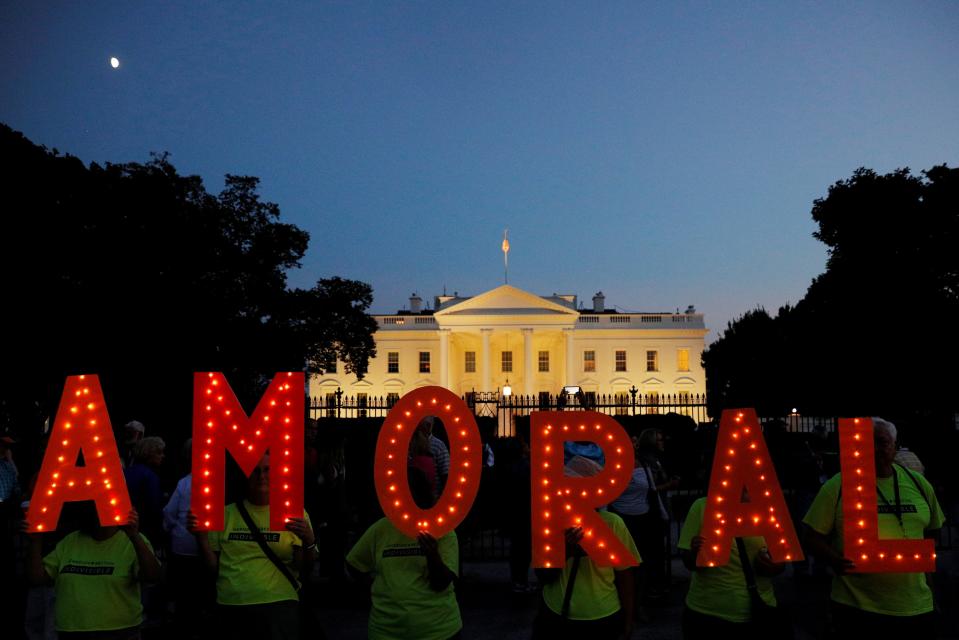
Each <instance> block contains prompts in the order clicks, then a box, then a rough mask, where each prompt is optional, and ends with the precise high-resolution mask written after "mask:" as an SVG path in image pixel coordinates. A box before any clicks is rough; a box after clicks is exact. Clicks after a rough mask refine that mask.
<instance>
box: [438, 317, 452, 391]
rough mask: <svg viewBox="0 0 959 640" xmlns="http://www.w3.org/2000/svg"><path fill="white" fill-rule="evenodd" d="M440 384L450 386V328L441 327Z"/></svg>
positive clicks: (447, 387) (444, 386) (445, 386)
mask: <svg viewBox="0 0 959 640" xmlns="http://www.w3.org/2000/svg"><path fill="white" fill-rule="evenodd" d="M439 331H440V386H441V387H443V388H445V389H449V388H450V330H449V329H440V330H439Z"/></svg>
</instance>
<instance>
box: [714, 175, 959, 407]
mask: <svg viewBox="0 0 959 640" xmlns="http://www.w3.org/2000/svg"><path fill="white" fill-rule="evenodd" d="M812 216H813V219H814V220H815V221H816V223H817V224H818V225H819V229H818V231H817V232H816V233H815V234H814V236H815V237H816V238H817V239H818V240H821V241H822V242H823V243H825V244H826V246H827V247H828V250H829V258H828V261H827V264H826V271H825V273H823V274H822V275H820V276H818V277H817V278H816V279H815V280H813V282H812V284H811V285H810V287H809V289H808V291H807V292H806V295H805V297H804V298H803V299H802V300H801V301H800V302H799V303H798V304H796V306H795V307H792V308H790V307H784V308H783V309H780V311H779V313H778V314H777V315H776V317H774V318H773V317H770V316H769V315H768V314H767V313H766V312H765V311H763V310H762V309H759V310H756V311H750V312H748V313H746V314H745V315H744V316H742V317H741V318H739V319H737V320H735V321H734V322H731V323H730V324H729V326H728V328H727V329H726V331H725V332H724V333H723V335H722V336H721V337H720V338H719V340H717V341H716V342H715V343H714V344H713V345H711V346H710V348H709V349H708V350H707V351H706V353H704V355H703V364H704V366H705V367H706V371H707V378H708V390H709V394H710V402H711V404H712V405H713V406H712V407H711V408H712V410H713V411H714V412H715V410H716V409H717V408H721V407H723V406H726V407H731V406H756V407H757V408H759V410H760V412H761V413H765V414H770V413H774V412H783V413H784V412H786V411H788V410H789V409H791V408H798V409H799V410H800V411H801V412H803V413H811V414H820V415H823V414H824V415H852V414H855V415H864V414H865V415H873V414H879V413H884V414H890V415H897V414H898V415H905V414H915V413H916V411H924V412H933V413H937V414H939V415H947V414H949V413H951V412H952V411H955V410H956V409H957V408H959V407H957V403H959V400H957V396H956V394H955V390H956V389H957V388H959V370H957V368H956V362H957V356H959V339H957V337H956V335H955V327H957V326H959V252H957V251H956V247H957V246H959V245H957V242H959V170H957V169H950V168H948V167H946V166H938V167H934V168H932V169H930V170H929V171H925V172H923V173H922V175H921V176H914V175H912V174H911V173H910V172H909V170H908V169H901V170H898V171H894V172H892V173H889V174H886V175H878V174H876V173H875V172H874V171H870V170H867V169H859V170H858V171H856V172H855V173H854V174H853V175H852V177H851V178H849V179H848V180H843V181H839V182H837V183H835V184H834V185H832V186H831V187H830V188H829V193H828V194H827V196H826V197H825V198H821V199H818V200H816V201H815V203H814V204H813V208H812Z"/></svg>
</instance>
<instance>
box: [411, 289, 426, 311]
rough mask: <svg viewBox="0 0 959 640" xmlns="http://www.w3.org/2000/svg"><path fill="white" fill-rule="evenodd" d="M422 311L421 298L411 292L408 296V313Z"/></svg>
mask: <svg viewBox="0 0 959 640" xmlns="http://www.w3.org/2000/svg"><path fill="white" fill-rule="evenodd" d="M422 311H423V298H421V297H419V296H418V295H416V293H413V295H411V296H410V313H420V312H422Z"/></svg>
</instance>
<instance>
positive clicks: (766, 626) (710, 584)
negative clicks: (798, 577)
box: [677, 497, 791, 640]
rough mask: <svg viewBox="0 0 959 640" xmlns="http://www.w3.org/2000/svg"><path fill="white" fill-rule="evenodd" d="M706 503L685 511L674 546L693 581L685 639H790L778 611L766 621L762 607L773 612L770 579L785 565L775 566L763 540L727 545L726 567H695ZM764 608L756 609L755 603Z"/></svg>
mask: <svg viewBox="0 0 959 640" xmlns="http://www.w3.org/2000/svg"><path fill="white" fill-rule="evenodd" d="M705 509H706V498H705V497H704V498H699V499H698V500H696V501H695V502H693V504H692V506H691V507H690V508H689V513H688V514H687V516H686V520H685V522H684V523H683V529H682V532H681V533H680V535H679V542H678V543H677V546H678V547H679V549H680V550H682V552H683V564H684V565H685V566H686V568H687V569H689V572H690V574H691V576H692V577H691V579H690V583H689V592H688V593H687V594H686V607H685V608H684V610H683V638H684V639H685V640H706V639H711V638H714V637H716V636H717V635H719V636H725V637H733V638H739V639H741V640H753V639H755V640H760V639H763V638H777V639H779V640H782V639H784V638H788V637H790V636H791V632H790V631H789V627H790V622H789V619H788V618H787V617H786V616H784V615H782V612H781V611H778V612H773V614H777V615H775V621H774V620H770V619H771V618H774V616H773V615H764V611H763V610H764V609H765V607H776V606H777V602H776V594H775V593H774V592H773V586H772V581H771V580H770V578H771V577H772V576H775V575H778V574H780V573H782V571H783V570H784V569H785V564H781V563H775V562H773V561H772V558H771V557H770V555H769V550H768V549H767V548H766V544H765V541H764V539H763V537H762V536H749V537H744V538H736V539H735V540H734V541H732V542H731V543H730V549H729V562H728V563H726V564H725V565H721V566H718V567H699V566H697V565H696V556H697V555H698V554H699V550H700V549H701V548H702V546H703V544H704V542H705V537H704V536H703V535H701V533H702V527H703V513H704V511H705ZM757 598H758V599H760V600H761V601H762V602H761V603H760V602H759V601H758V600H757Z"/></svg>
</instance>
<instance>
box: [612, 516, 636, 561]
mask: <svg viewBox="0 0 959 640" xmlns="http://www.w3.org/2000/svg"><path fill="white" fill-rule="evenodd" d="M613 533H615V534H616V537H617V538H619V539H620V541H621V542H622V543H623V544H624V545H626V549H627V551H629V553H630V554H632V556H633V559H634V560H636V562H637V564H642V563H643V558H642V557H641V556H640V555H639V549H637V548H636V541H635V540H633V535H632V534H631V533H630V532H629V529H627V528H626V523H625V522H623V519H622V518H617V519H616V521H615V524H614V525H613Z"/></svg>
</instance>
